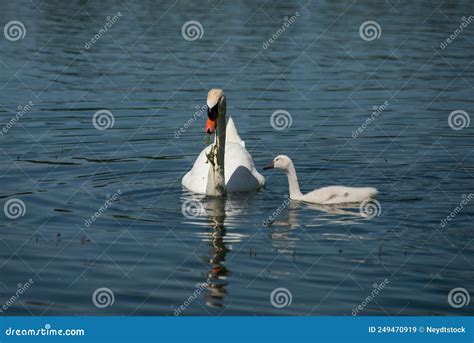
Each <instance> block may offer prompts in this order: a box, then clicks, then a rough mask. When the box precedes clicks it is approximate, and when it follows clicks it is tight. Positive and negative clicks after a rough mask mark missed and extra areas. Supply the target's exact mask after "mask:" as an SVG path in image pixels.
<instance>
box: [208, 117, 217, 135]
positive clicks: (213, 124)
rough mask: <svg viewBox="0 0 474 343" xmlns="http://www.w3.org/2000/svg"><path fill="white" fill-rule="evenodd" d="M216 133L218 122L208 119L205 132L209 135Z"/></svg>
mask: <svg viewBox="0 0 474 343" xmlns="http://www.w3.org/2000/svg"><path fill="white" fill-rule="evenodd" d="M215 131H216V121H215V120H212V119H209V118H207V121H206V129H205V132H206V133H207V134H209V135H211V134H213V133H214V132H215Z"/></svg>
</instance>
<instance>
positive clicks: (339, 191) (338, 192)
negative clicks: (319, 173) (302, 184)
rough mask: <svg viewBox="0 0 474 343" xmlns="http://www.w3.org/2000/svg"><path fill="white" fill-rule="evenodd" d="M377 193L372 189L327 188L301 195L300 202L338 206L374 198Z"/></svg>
mask: <svg viewBox="0 0 474 343" xmlns="http://www.w3.org/2000/svg"><path fill="white" fill-rule="evenodd" d="M377 193H378V191H377V190H376V189H375V188H372V187H345V186H329V187H323V188H320V189H316V190H314V191H312V192H309V193H307V194H305V195H303V198H302V200H303V201H308V202H314V203H318V204H326V205H328V204H340V203H350V202H361V201H364V200H367V199H370V198H373V197H375V196H376V195H377Z"/></svg>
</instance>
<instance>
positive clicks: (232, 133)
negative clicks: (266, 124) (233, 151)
mask: <svg viewBox="0 0 474 343" xmlns="http://www.w3.org/2000/svg"><path fill="white" fill-rule="evenodd" d="M225 140H226V142H230V143H239V144H241V145H242V146H243V147H244V148H245V142H244V141H243V140H242V139H241V138H240V136H239V134H238V133H237V128H236V127H235V124H234V120H233V119H232V117H229V121H228V122H227V125H226V130H225Z"/></svg>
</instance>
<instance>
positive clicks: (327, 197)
mask: <svg viewBox="0 0 474 343" xmlns="http://www.w3.org/2000/svg"><path fill="white" fill-rule="evenodd" d="M272 168H276V169H280V170H282V171H283V172H284V173H285V174H286V176H287V177H288V184H289V187H290V199H293V200H300V201H305V202H310V203H315V204H323V205H330V204H342V203H355V202H362V201H364V200H369V199H371V198H373V197H375V196H376V195H377V193H378V191H377V189H375V188H373V187H345V186H329V187H323V188H320V189H315V190H314V191H311V192H309V193H306V194H303V193H301V191H300V186H299V184H298V178H297V177H296V170H295V167H294V166H293V162H292V161H291V159H290V158H289V157H288V156H285V155H278V156H277V157H275V159H274V160H273V161H272V162H271V163H270V164H268V165H267V166H265V167H264V168H263V169H272Z"/></svg>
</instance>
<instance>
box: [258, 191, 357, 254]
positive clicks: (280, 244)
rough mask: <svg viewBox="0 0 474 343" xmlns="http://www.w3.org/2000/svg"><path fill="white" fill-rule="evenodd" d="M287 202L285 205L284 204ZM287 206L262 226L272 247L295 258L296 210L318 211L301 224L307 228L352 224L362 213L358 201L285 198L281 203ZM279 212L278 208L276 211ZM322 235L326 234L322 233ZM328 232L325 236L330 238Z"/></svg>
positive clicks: (296, 239) (296, 240)
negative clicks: (315, 201) (326, 202)
mask: <svg viewBox="0 0 474 343" xmlns="http://www.w3.org/2000/svg"><path fill="white" fill-rule="evenodd" d="M285 204H287V206H284V205H285ZM282 206H283V207H287V214H286V215H285V214H284V213H280V215H279V216H278V217H277V218H275V219H273V220H270V221H266V222H265V223H264V226H265V227H267V228H268V229H269V232H268V236H269V238H270V239H271V241H272V246H273V249H274V250H275V251H276V252H279V253H282V254H288V255H291V256H293V258H296V242H298V241H299V240H300V233H298V232H297V231H296V230H297V229H301V225H300V223H299V222H298V212H299V210H301V209H303V210H306V209H310V210H314V211H317V212H318V214H319V215H318V216H317V217H315V218H314V219H313V220H311V221H310V222H307V223H303V224H302V225H303V226H304V227H305V229H306V230H307V229H308V227H317V226H327V224H328V223H329V224H341V223H342V224H346V225H347V224H353V223H355V222H356V221H358V220H360V219H364V215H363V214H361V212H360V211H359V203H347V204H338V205H319V204H313V203H306V202H301V201H295V200H289V198H288V196H286V200H285V201H284V202H283V203H282ZM276 212H277V213H278V212H280V210H279V209H277V211H276ZM323 236H326V234H324V233H323ZM331 237H332V236H331V234H328V236H327V238H328V239H329V238H331Z"/></svg>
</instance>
